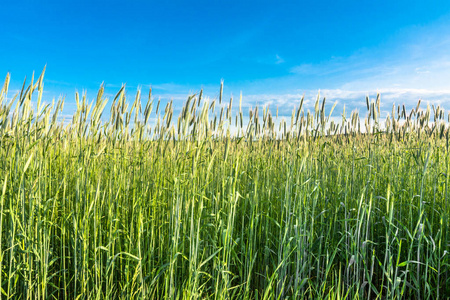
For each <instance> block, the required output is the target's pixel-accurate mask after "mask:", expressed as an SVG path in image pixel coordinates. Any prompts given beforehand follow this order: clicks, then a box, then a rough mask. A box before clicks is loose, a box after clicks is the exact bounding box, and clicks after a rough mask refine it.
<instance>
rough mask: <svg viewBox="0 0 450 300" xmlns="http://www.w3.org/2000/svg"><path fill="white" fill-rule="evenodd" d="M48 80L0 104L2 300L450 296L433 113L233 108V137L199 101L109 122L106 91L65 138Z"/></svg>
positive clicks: (440, 138)
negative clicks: (48, 101) (284, 113)
mask: <svg viewBox="0 0 450 300" xmlns="http://www.w3.org/2000/svg"><path fill="white" fill-rule="evenodd" d="M42 78H43V74H42V75H41V76H40V77H39V79H38V82H37V83H33V79H32V81H31V84H30V85H29V86H28V87H25V83H24V87H23V88H22V91H21V92H20V93H19V94H18V95H16V96H14V98H13V99H8V98H7V97H6V95H7V91H8V84H9V75H8V76H7V78H6V80H5V84H4V87H3V89H2V91H1V92H0V157H1V159H0V170H1V176H0V180H1V181H0V187H1V189H0V190H1V198H0V199H1V203H0V205H1V207H0V210H1V211H0V225H1V232H0V234H1V236H0V250H1V256H0V272H1V274H0V275H1V299H31V298H38V299H70V298H77V299H228V298H230V299H303V298H305V299H438V298H439V299H446V298H448V297H449V296H450V290H449V287H450V278H449V275H450V274H449V264H450V262H449V254H448V251H449V244H450V238H449V223H450V219H449V212H450V208H449V205H448V201H449V200H448V194H449V192H448V188H447V187H448V183H449V176H448V174H449V165H450V162H449V152H448V123H447V122H445V121H444V120H443V119H444V113H443V110H442V109H441V108H439V107H437V108H435V107H433V112H434V114H435V118H434V121H433V122H430V115H431V109H430V107H429V106H428V108H427V110H426V111H422V110H420V109H419V105H418V106H417V108H415V109H413V110H412V111H411V112H410V113H409V114H408V113H407V112H406V110H405V107H403V109H402V110H401V109H400V107H398V109H397V114H396V111H395V107H394V109H393V114H392V115H391V116H388V117H387V119H386V121H383V122H381V121H380V120H379V116H380V98H379V97H377V99H376V101H372V102H370V99H368V98H367V99H366V101H367V103H366V104H367V109H368V115H367V116H366V118H364V121H361V120H360V117H359V112H357V111H355V112H352V114H351V116H350V118H349V119H347V118H346V115H345V112H344V113H343V115H342V122H341V123H339V122H338V123H335V120H332V118H331V113H330V114H329V115H328V114H326V113H325V99H324V100H323V102H322V103H320V99H319V98H318V99H317V102H316V110H315V112H314V114H311V113H309V112H308V113H307V114H306V115H305V113H304V111H303V107H302V104H303V100H301V104H300V106H299V108H298V109H294V110H293V112H292V119H291V122H290V126H289V122H286V121H285V120H284V119H282V120H280V118H279V117H278V113H277V116H276V117H272V114H271V113H270V111H269V109H268V108H263V110H262V115H261V111H260V109H259V108H255V109H254V110H251V111H250V113H249V119H248V123H247V124H244V122H243V113H242V110H241V104H240V105H239V111H238V112H236V119H235V124H236V126H235V127H230V124H231V123H233V122H232V121H233V120H232V117H233V116H232V115H233V110H232V99H231V101H230V103H229V104H228V105H227V104H223V105H222V104H221V103H217V105H218V107H219V108H221V111H220V113H219V114H218V113H217V112H216V111H215V106H216V102H215V100H214V101H213V102H209V100H208V99H207V98H205V97H203V98H202V96H201V94H202V93H200V95H198V96H197V95H192V96H190V97H189V98H188V100H187V101H186V103H185V105H184V106H183V108H182V109H181V112H180V114H179V117H178V119H177V121H175V120H172V116H173V112H174V107H173V103H172V102H169V103H168V104H167V106H166V107H165V109H163V108H161V109H160V107H159V105H160V103H159V101H158V104H157V108H156V115H155V112H153V116H152V108H153V99H152V98H151V92H150V94H149V99H148V103H147V104H146V106H145V108H144V110H142V107H141V95H140V92H138V94H137V95H136V97H135V98H134V102H133V104H132V105H131V106H129V105H128V104H127V101H126V92H125V89H124V88H122V89H121V90H120V91H119V92H118V93H117V95H116V97H115V98H114V100H113V102H112V105H111V111H110V115H109V116H108V117H109V119H108V120H106V121H104V118H102V114H103V110H104V109H105V107H106V101H107V99H106V98H104V95H103V87H101V88H100V90H99V93H98V96H97V98H96V99H95V100H94V101H93V102H92V103H88V101H87V100H86V96H81V99H80V96H79V95H78V94H77V95H76V100H77V110H76V112H75V114H74V115H73V118H72V120H71V122H70V123H64V122H63V121H62V122H60V123H58V122H59V117H58V113H59V112H61V111H62V109H63V105H64V101H63V100H60V101H59V102H57V103H56V104H55V103H53V104H52V105H47V106H44V104H42V101H41V97H42V89H43V82H42ZM222 89H223V85H221V88H220V102H222ZM35 91H37V93H38V101H37V105H36V107H33V105H32V103H33V102H32V99H33V93H35ZM240 102H241V101H240ZM363 104H364V103H363ZM419 104H420V103H419ZM363 107H364V106H363ZM319 108H320V109H319ZM333 108H334V106H333ZM238 119H239V121H238ZM153 121H154V124H153V125H151V124H150V122H153ZM360 124H365V131H364V130H363V132H362V130H361V125H360ZM278 126H279V127H278ZM277 127H278V130H277Z"/></svg>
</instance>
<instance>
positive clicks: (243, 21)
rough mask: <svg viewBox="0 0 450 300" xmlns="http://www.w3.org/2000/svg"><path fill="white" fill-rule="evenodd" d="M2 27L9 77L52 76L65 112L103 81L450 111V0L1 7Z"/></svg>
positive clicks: (1, 66)
mask: <svg viewBox="0 0 450 300" xmlns="http://www.w3.org/2000/svg"><path fill="white" fill-rule="evenodd" d="M242 2H244V3H242ZM0 28H1V30H0V73H1V74H3V75H1V74H0V76H2V77H4V76H5V75H6V73H7V72H10V73H11V75H12V86H13V87H18V86H19V85H20V83H21V82H22V81H23V78H24V77H25V76H30V75H31V73H32V72H33V71H36V72H37V73H39V72H40V71H41V70H42V68H43V67H44V65H47V72H46V77H45V90H46V95H47V96H48V97H52V96H54V95H59V94H63V95H66V96H67V97H66V99H67V100H66V101H73V99H74V97H73V95H74V92H75V90H78V91H81V90H87V92H88V97H90V98H94V96H95V90H96V89H97V88H98V87H99V85H100V84H101V82H103V81H104V82H105V83H106V84H107V87H108V91H109V92H110V93H114V92H115V91H117V89H118V87H120V85H121V84H122V83H127V87H128V89H129V90H130V91H135V90H136V88H137V87H138V86H141V87H143V89H144V90H145V89H147V88H148V86H149V85H152V86H153V87H154V93H155V95H156V96H158V95H168V96H171V97H172V96H173V97H177V96H179V95H187V93H189V92H195V91H197V90H198V89H199V88H200V87H204V88H205V90H206V91H207V92H208V93H209V94H210V96H211V97H214V96H215V95H216V94H217V92H218V86H219V84H220V80H221V79H224V81H225V88H226V89H225V92H226V94H227V95H228V94H231V93H233V94H234V95H238V94H239V92H240V91H242V92H243V94H244V100H245V101H248V102H252V101H253V102H258V103H278V104H281V105H283V104H286V103H287V104H289V103H290V102H291V101H295V99H298V97H299V95H301V94H303V93H305V94H306V95H307V96H311V97H313V95H314V94H315V93H317V91H318V89H321V90H322V91H321V93H323V94H325V95H326V96H327V97H328V98H331V99H332V100H337V101H339V102H340V103H341V104H342V103H345V102H346V101H348V102H349V103H352V101H361V103H362V104H364V102H362V101H364V94H370V95H372V94H373V93H376V92H377V91H381V92H382V96H383V95H385V99H387V100H395V99H397V98H402V97H403V98H402V99H404V101H410V100H411V101H414V102H415V101H416V100H417V99H418V98H419V97H422V98H425V99H428V98H429V99H431V100H433V101H441V102H442V101H444V102H445V101H447V100H450V92H449V91H450V1H411V0H410V1H303V2H300V1H296V2H295V3H294V1H270V2H269V1H214V0H210V1H189V2H188V1H158V2H156V1H154V2H153V1H123V2H117V1H16V2H14V1H2V4H0ZM400 101H403V100H401V99H400ZM447 106H448V108H450V103H449V105H447Z"/></svg>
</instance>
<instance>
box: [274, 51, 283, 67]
mask: <svg viewBox="0 0 450 300" xmlns="http://www.w3.org/2000/svg"><path fill="white" fill-rule="evenodd" d="M275 58H276V61H275V63H276V64H277V65H279V64H282V63H284V59H282V58H281V57H280V56H279V55H278V54H276V55H275Z"/></svg>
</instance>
